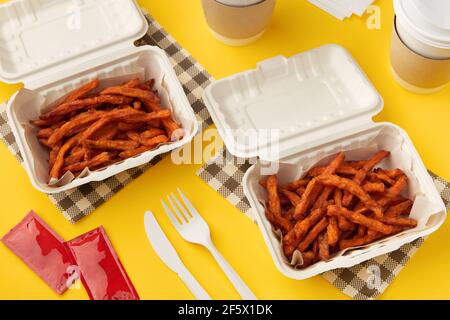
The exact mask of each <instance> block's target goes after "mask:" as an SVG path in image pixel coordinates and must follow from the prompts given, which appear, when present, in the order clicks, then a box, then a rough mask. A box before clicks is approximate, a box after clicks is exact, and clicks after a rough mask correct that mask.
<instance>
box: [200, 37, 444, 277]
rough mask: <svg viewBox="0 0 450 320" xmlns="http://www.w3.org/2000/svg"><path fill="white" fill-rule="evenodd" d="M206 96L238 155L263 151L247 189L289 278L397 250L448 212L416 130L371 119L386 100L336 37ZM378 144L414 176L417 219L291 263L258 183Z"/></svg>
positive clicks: (387, 164)
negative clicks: (323, 257)
mask: <svg viewBox="0 0 450 320" xmlns="http://www.w3.org/2000/svg"><path fill="white" fill-rule="evenodd" d="M204 100H205V103H206V105H207V107H208V110H209V112H210V114H211V116H212V118H213V120H214V122H215V124H216V126H217V128H218V130H219V133H220V134H221V136H222V138H223V139H224V142H225V145H226V147H227V149H228V150H229V151H230V153H231V154H233V155H235V156H238V157H243V158H252V157H256V158H257V159H258V160H257V163H256V164H255V165H253V166H252V167H251V168H250V169H249V170H248V171H247V172H246V174H245V176H244V179H243V188H244V192H245V195H246V196H247V198H248V200H249V202H250V205H251V207H252V209H253V214H254V216H255V220H256V222H257V224H258V226H259V228H260V230H261V232H262V234H263V237H264V240H265V242H266V245H267V247H268V249H269V251H270V254H271V255H272V258H273V260H274V262H275V265H276V266H277V267H278V269H279V270H280V271H281V272H282V273H283V274H284V275H286V276H288V277H290V278H294V279H299V280H300V279H306V278H309V277H312V276H315V275H318V274H321V273H323V272H325V271H328V270H332V269H336V268H345V267H351V266H354V265H356V264H359V263H361V262H363V261H365V260H368V259H371V258H374V257H376V256H379V255H382V254H385V253H388V252H391V251H394V250H396V249H398V248H399V247H400V246H402V245H404V244H406V243H409V242H411V241H414V240H415V239H417V238H420V237H424V236H426V235H428V234H430V233H432V232H434V231H435V230H437V229H438V228H439V227H440V226H441V225H442V223H443V222H444V220H445V218H446V210H445V206H444V204H443V201H442V199H441V198H440V196H439V193H438V191H437V190H436V188H435V186H434V184H433V181H432V179H431V177H430V176H429V174H428V172H427V170H426V168H425V166H424V164H423V163H422V160H421V158H420V156H419V155H418V153H417V151H416V149H415V148H414V145H413V143H412V142H411V140H410V138H409V137H408V135H407V134H406V132H405V131H404V130H402V129H401V128H399V127H398V126H396V125H394V124H392V123H375V122H373V120H372V117H373V116H374V115H376V114H377V113H379V112H380V111H381V110H382V107H383V99H382V98H381V96H380V95H379V93H378V92H377V91H376V89H375V88H374V86H373V85H372V84H371V82H370V81H369V79H368V78H367V76H366V75H365V74H364V72H363V71H362V70H361V68H360V67H359V66H358V64H357V63H356V62H355V60H354V59H353V58H352V56H351V55H350V54H349V53H348V52H347V51H346V50H345V49H344V48H342V47H340V46H338V45H326V46H323V47H320V48H317V49H313V50H311V51H307V52H304V53H301V54H298V55H295V56H292V57H290V58H286V57H283V56H278V57H275V58H272V59H269V60H266V61H263V62H261V63H259V64H258V66H257V68H256V69H255V70H249V71H245V72H242V73H239V74H236V75H233V76H231V77H228V78H225V79H221V80H218V81H215V82H214V83H212V84H211V85H210V86H209V87H208V88H207V89H206V91H205V95H204ZM255 132H256V133H255ZM255 136H256V137H255ZM378 150H387V151H390V152H391V156H390V157H389V158H387V159H385V160H384V161H383V162H382V163H380V167H384V168H400V169H402V170H403V171H404V172H405V173H406V175H407V176H408V178H409V186H408V190H406V191H405V192H404V194H403V195H404V196H407V197H409V198H411V199H413V200H414V205H413V208H412V212H411V215H410V216H411V217H412V218H414V219H416V220H417V221H418V226H417V227H416V228H414V229H410V230H407V231H404V232H402V233H400V234H397V235H394V236H391V237H389V238H386V239H382V240H380V241H377V242H375V243H372V244H370V245H368V246H364V247H360V248H352V249H350V250H346V251H344V252H341V253H339V254H338V255H337V256H333V257H332V258H331V259H329V260H328V261H321V262H318V263H315V264H313V265H311V266H309V267H307V268H305V269H300V268H298V267H299V266H298V264H297V265H291V263H290V261H288V260H287V258H286V257H285V256H284V254H283V251H282V249H281V243H280V237H279V236H278V233H277V232H276V230H273V228H272V226H271V224H270V222H269V221H268V220H267V218H266V215H265V203H266V201H267V195H266V192H265V190H264V188H263V187H261V186H260V185H259V181H260V180H261V179H263V178H264V176H267V175H271V174H277V175H278V178H279V181H280V184H285V183H287V182H290V181H293V180H295V179H297V178H300V177H302V176H303V175H304V174H305V173H306V172H307V171H308V170H309V169H310V168H312V167H313V166H316V165H323V164H325V163H328V162H329V161H330V160H331V158H332V157H333V155H335V154H336V153H338V152H340V151H344V152H345V154H346V160H366V159H369V158H370V157H371V156H372V155H373V154H375V153H376V152H377V151H378Z"/></svg>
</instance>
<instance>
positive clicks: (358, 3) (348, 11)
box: [308, 0, 375, 20]
mask: <svg viewBox="0 0 450 320" xmlns="http://www.w3.org/2000/svg"><path fill="white" fill-rule="evenodd" d="M308 1H309V2H311V3H312V4H314V5H315V6H317V7H319V8H320V9H322V10H324V11H326V12H328V13H329V14H331V15H333V16H335V17H336V18H338V19H339V20H344V19H345V18H350V17H351V16H352V15H353V14H356V15H358V16H362V15H363V14H364V12H365V11H366V10H367V8H368V7H369V6H370V5H371V4H372V3H373V2H374V1H375V0H308Z"/></svg>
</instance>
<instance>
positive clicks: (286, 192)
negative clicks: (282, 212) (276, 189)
mask: <svg viewBox="0 0 450 320" xmlns="http://www.w3.org/2000/svg"><path fill="white" fill-rule="evenodd" d="M280 192H281V193H282V194H284V195H285V196H286V197H287V198H288V199H289V201H290V202H291V204H292V205H293V206H297V205H298V204H299V203H300V201H302V198H301V196H299V195H298V194H297V193H295V192H292V191H289V190H287V189H285V188H280Z"/></svg>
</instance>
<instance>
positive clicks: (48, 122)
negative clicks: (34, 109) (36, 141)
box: [30, 117, 63, 128]
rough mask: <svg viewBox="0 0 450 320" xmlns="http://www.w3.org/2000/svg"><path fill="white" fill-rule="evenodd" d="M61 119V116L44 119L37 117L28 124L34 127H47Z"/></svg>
mask: <svg viewBox="0 0 450 320" xmlns="http://www.w3.org/2000/svg"><path fill="white" fill-rule="evenodd" d="M62 119H63V117H55V118H52V119H46V120H42V119H37V120H32V121H30V124H31V125H33V126H35V127H38V128H47V127H50V126H53V125H55V124H58V123H60V122H61V120H62Z"/></svg>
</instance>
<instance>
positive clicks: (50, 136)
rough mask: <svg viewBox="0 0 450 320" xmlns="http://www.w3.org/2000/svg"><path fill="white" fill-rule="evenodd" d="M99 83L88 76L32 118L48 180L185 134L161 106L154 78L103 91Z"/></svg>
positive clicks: (132, 154) (99, 166)
mask: <svg viewBox="0 0 450 320" xmlns="http://www.w3.org/2000/svg"><path fill="white" fill-rule="evenodd" d="M99 85H100V81H99V80H98V79H95V80H92V81H91V82H89V83H87V84H85V85H84V86H82V87H81V88H79V89H77V90H75V91H73V92H71V93H69V94H68V95H67V96H66V98H65V99H64V100H63V101H62V102H61V103H60V104H59V105H58V106H56V107H54V108H53V109H52V110H50V111H48V112H46V113H43V114H42V115H41V116H40V118H39V119H37V120H34V121H31V124H32V125H33V126H35V127H37V128H39V131H38V133H37V138H38V140H39V142H40V143H41V144H42V145H43V146H44V147H45V148H47V149H48V150H49V167H50V169H49V175H50V180H51V179H60V178H61V177H62V176H63V175H64V174H65V173H67V172H69V171H70V172H72V173H73V174H74V175H75V176H78V175H79V174H80V173H81V172H82V171H84V170H85V169H86V168H89V169H90V170H99V169H102V168H104V167H106V166H109V165H111V164H114V163H116V162H119V161H122V160H126V159H127V158H131V157H135V156H138V155H140V154H141V153H144V152H147V151H150V150H153V149H155V148H157V147H158V146H159V145H161V144H163V143H167V142H170V141H175V140H179V139H181V138H182V136H183V135H184V132H183V129H182V128H181V127H180V125H179V124H178V123H177V122H176V121H175V120H174V119H173V118H172V113H171V111H170V110H169V109H167V108H164V107H163V106H162V105H161V100H160V98H159V97H158V92H157V91H155V90H154V89H153V85H154V81H153V80H151V81H147V82H141V81H140V80H139V79H133V80H131V81H129V82H127V83H124V84H122V85H120V86H116V87H109V88H106V89H103V90H102V91H99V90H98V87H99Z"/></svg>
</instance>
